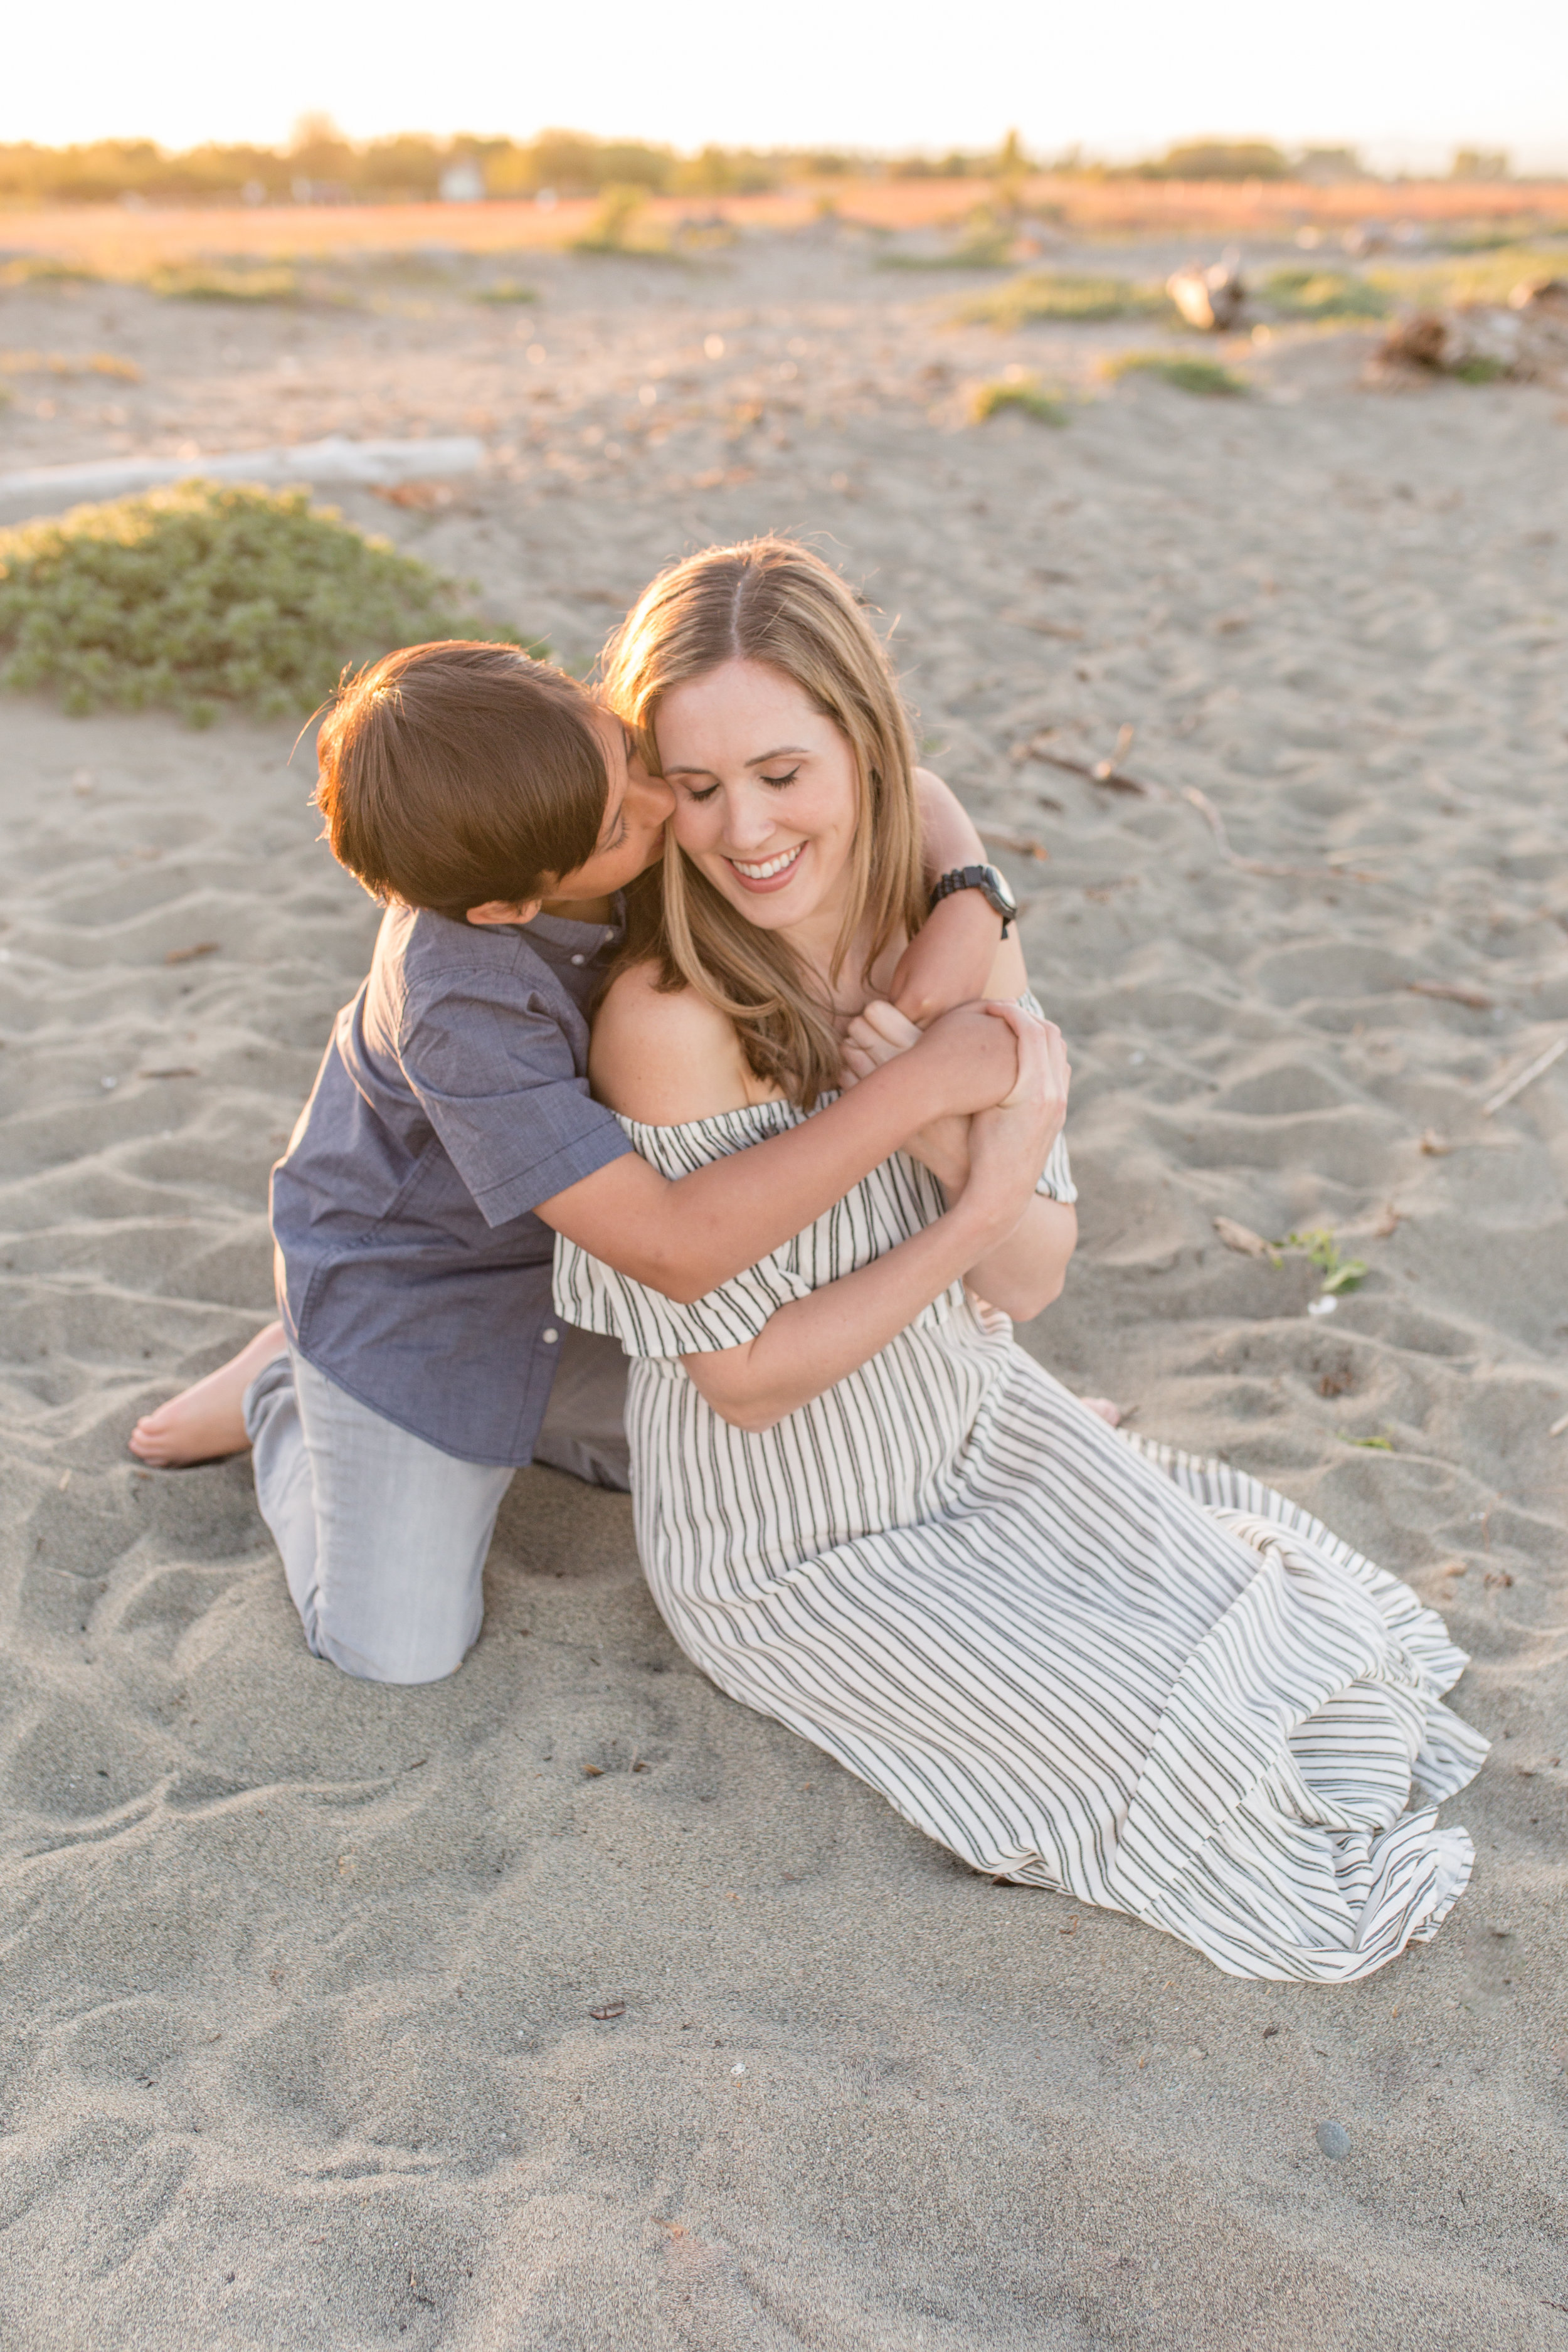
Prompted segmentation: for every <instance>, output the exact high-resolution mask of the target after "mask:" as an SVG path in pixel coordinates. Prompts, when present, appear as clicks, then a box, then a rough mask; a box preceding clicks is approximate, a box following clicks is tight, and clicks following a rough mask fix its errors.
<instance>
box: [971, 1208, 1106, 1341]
mask: <svg viewBox="0 0 1568 2352" xmlns="http://www.w3.org/2000/svg"><path fill="white" fill-rule="evenodd" d="M1077 1246H1078V1211H1077V1210H1076V1209H1075V1208H1074V1207H1073V1206H1072V1204H1071V1202H1068V1201H1052V1200H1049V1199H1047V1196H1046V1195H1045V1194H1044V1193H1043V1192H1040V1193H1037V1194H1036V1196H1035V1198H1034V1199H1033V1200H1032V1201H1031V1202H1030V1203H1029V1205H1028V1207H1027V1208H1026V1210H1025V1212H1024V1213H1023V1215H1022V1217H1021V1218H1020V1219H1019V1221H1018V1223H1016V1225H1015V1226H1014V1228H1013V1231H1012V1232H1011V1233H1010V1234H1008V1236H1007V1238H1006V1240H1005V1241H1004V1242H1002V1243H999V1244H997V1246H996V1247H995V1248H994V1249H992V1250H990V1251H988V1252H987V1254H986V1255H985V1256H984V1257H983V1258H979V1259H977V1260H976V1261H975V1263H974V1265H972V1266H970V1267H969V1268H968V1270H967V1272H966V1273H965V1275H964V1280H965V1281H966V1282H967V1284H968V1285H969V1287H970V1289H971V1290H973V1292H974V1293H975V1294H976V1296H977V1297H981V1298H984V1299H985V1300H987V1301H988V1302H989V1304H990V1305H991V1306H993V1307H1000V1308H1001V1309H1002V1312H1003V1314H1004V1315H1010V1316H1011V1317H1012V1318H1013V1320H1014V1321H1015V1323H1027V1322H1028V1321H1029V1320H1030V1319H1031V1318H1032V1317H1034V1316H1036V1315H1043V1314H1044V1312H1045V1310H1046V1308H1047V1307H1048V1306H1050V1304H1051V1302H1052V1300H1053V1299H1055V1298H1058V1297H1060V1296H1061V1287H1062V1284H1063V1283H1064V1282H1065V1281H1066V1279H1067V1270H1068V1260H1069V1259H1070V1258H1071V1256H1072V1254H1073V1251H1074V1250H1075V1249H1076V1248H1077Z"/></svg>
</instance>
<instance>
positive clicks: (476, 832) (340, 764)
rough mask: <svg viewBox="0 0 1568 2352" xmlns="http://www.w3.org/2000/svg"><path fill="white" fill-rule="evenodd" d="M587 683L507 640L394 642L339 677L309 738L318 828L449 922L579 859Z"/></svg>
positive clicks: (601, 781) (591, 733)
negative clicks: (392, 648) (315, 769)
mask: <svg viewBox="0 0 1568 2352" xmlns="http://www.w3.org/2000/svg"><path fill="white" fill-rule="evenodd" d="M594 710H595V705H594V703H593V701H592V699H591V698H590V696H589V694H588V692H587V689H586V688H584V687H582V686H579V684H578V683H577V680H576V679H575V678H574V677H568V676H567V675H566V672H565V671H564V670H559V669H552V668H551V667H549V666H548V664H546V663H544V662H538V661H531V660H530V658H529V656H527V655H526V654H522V653H519V651H518V650H517V648H516V646H489V645H474V644H472V643H470V642H469V641H468V640H467V639H464V638H452V639H448V640H446V641H444V642H442V643H440V644H437V645H429V646H404V647H403V648H402V649H401V651H399V652H397V653H394V654H387V655H385V656H383V658H382V659H381V660H380V661H378V662H374V663H372V664H371V666H370V667H368V668H366V669H362V670H361V671H359V673H358V674H357V675H356V676H355V677H350V678H346V679H345V680H344V682H343V684H342V686H341V687H340V688H339V690H338V693H337V696H336V698H334V700H333V703H332V706H331V709H330V710H329V712H328V714H327V717H326V719H325V720H324V721H323V723H322V726H321V733H320V735H319V736H318V738H317V742H316V755H317V759H318V761H319V763H320V766H321V775H320V778H319V780H318V782H317V785H316V805H317V807H318V808H319V809H320V810H321V814H322V815H323V816H324V817H325V819H326V821H327V822H326V834H327V839H328V841H329V842H330V843H331V851H332V855H333V856H334V857H335V858H336V859H337V861H338V863H339V865H340V866H347V868H348V870H349V872H350V873H351V874H353V875H356V876H357V877H358V878H359V880H360V881H361V882H363V884H364V887H365V888H366V889H367V890H369V891H370V892H371V893H372V894H373V896H374V897H375V898H397V899H401V900H402V901H403V903H404V904H405V906H409V907H428V908H432V909H433V910H434V911H435V912H436V913H437V914H438V915H447V916H449V917H450V918H451V919H452V920H453V921H455V922H459V923H460V922H461V921H462V920H463V919H464V918H465V916H466V915H467V913H468V908H470V907H482V906H484V905H486V904H487V903H488V902H489V900H491V899H500V900H502V901H504V902H505V903H506V904H508V905H512V904H514V903H516V902H518V901H521V900H526V899H529V898H540V897H542V896H544V895H547V885H548V883H549V881H550V880H551V879H552V878H554V877H559V876H561V875H563V874H570V873H573V872H574V871H575V869H576V868H577V867H578V866H582V865H584V864H585V863H586V862H587V860H588V859H589V858H590V857H591V856H593V854H594V851H595V846H596V845H597V843H598V839H599V832H600V828H601V826H602V825H603V823H604V817H605V801H606V799H607V798H608V795H609V789H610V780H609V774H608V772H607V770H606V768H605V754H604V748H603V746H602V744H601V742H600V740H599V737H598V735H597V733H596V732H595V727H594Z"/></svg>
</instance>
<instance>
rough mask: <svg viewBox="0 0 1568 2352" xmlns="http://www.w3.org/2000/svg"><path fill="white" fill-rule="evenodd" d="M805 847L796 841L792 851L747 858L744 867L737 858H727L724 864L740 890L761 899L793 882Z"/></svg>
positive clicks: (786, 850) (802, 843)
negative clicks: (771, 855) (772, 855)
mask: <svg viewBox="0 0 1568 2352" xmlns="http://www.w3.org/2000/svg"><path fill="white" fill-rule="evenodd" d="M804 849H805V842H804V841H797V842H796V843H795V847H794V848H793V849H784V850H781V851H780V852H779V854H778V856H776V857H748V858H747V860H746V863H745V865H744V866H742V864H741V863H740V861H739V860H738V859H737V858H733V857H727V858H726V859H725V860H724V863H725V865H726V866H728V867H729V868H730V871H731V874H732V875H733V876H734V877H735V879H736V881H737V882H738V883H739V884H740V886H741V887H742V890H747V891H750V892H752V894H753V895H754V896H757V897H762V896H765V895H766V893H767V892H769V891H771V890H782V889H784V887H785V885H786V884H787V883H789V882H791V881H793V880H794V878H795V867H796V866H798V865H799V864H800V860H801V854H802V852H803V851H804ZM748 868H749V869H750V870H749V871H748Z"/></svg>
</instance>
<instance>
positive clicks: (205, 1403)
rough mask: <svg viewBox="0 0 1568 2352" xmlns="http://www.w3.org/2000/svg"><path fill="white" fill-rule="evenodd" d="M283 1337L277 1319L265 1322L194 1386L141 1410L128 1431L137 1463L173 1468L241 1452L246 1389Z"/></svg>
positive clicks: (283, 1344) (244, 1438)
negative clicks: (243, 1345) (154, 1409)
mask: <svg viewBox="0 0 1568 2352" xmlns="http://www.w3.org/2000/svg"><path fill="white" fill-rule="evenodd" d="M287 1344H288V1343H287V1341H286V1340H285V1339H284V1337H283V1326H282V1324H281V1323H268V1326H267V1328H266V1329H265V1330H263V1331H258V1333H257V1335H256V1337H255V1339H252V1341H251V1342H250V1345H249V1346H248V1347H247V1348H242V1349H240V1351H239V1353H238V1355H237V1356H231V1357H230V1358H229V1360H228V1362H227V1363H226V1364H220V1365H219V1367H218V1369H217V1370H216V1372H209V1373H208V1374H207V1376H206V1378H205V1381H196V1383H195V1387H194V1388H188V1389H182V1390H181V1391H180V1393H179V1395H178V1396H177V1397H171V1398H170V1399H169V1402H168V1403H167V1404H161V1405H160V1406H159V1407H158V1410H157V1412H149V1413H144V1414H143V1415H142V1419H141V1420H140V1421H139V1422H138V1423H137V1424H136V1426H135V1428H134V1429H133V1430H132V1433H131V1437H130V1441H129V1442H130V1446H131V1451H132V1454H135V1456H136V1458H137V1460H138V1461H139V1462H145V1463H147V1464H149V1465H151V1467H152V1468H153V1469H154V1470H176V1469H180V1468H183V1467H184V1465H185V1464H186V1463H188V1462H212V1461H216V1458H217V1457H218V1455H219V1454H243V1452H244V1451H245V1449H246V1447H247V1445H248V1444H249V1443H250V1440H249V1438H248V1437H247V1435H246V1433H245V1412H244V1404H245V1391H246V1390H247V1388H248V1387H249V1386H250V1383H251V1381H253V1380H254V1379H255V1378H256V1375H257V1373H258V1371H260V1370H261V1369H262V1367H263V1366H264V1365H266V1364H269V1363H270V1362H271V1361H272V1360H273V1358H274V1356H280V1355H281V1354H282V1353H283V1350H284V1348H285V1347H286V1346H287Z"/></svg>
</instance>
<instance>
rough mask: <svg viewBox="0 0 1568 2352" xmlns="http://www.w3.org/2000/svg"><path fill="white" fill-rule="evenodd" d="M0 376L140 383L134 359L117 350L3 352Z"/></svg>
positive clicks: (140, 378) (0, 359) (138, 369)
mask: <svg viewBox="0 0 1568 2352" xmlns="http://www.w3.org/2000/svg"><path fill="white" fill-rule="evenodd" d="M0 375H112V376H119V377H120V378H121V381H122V382H124V383H141V381H142V371H141V369H140V368H139V367H138V366H137V364H136V362H135V361H134V360H127V359H122V358H121V356H120V354H119V352H0Z"/></svg>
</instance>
